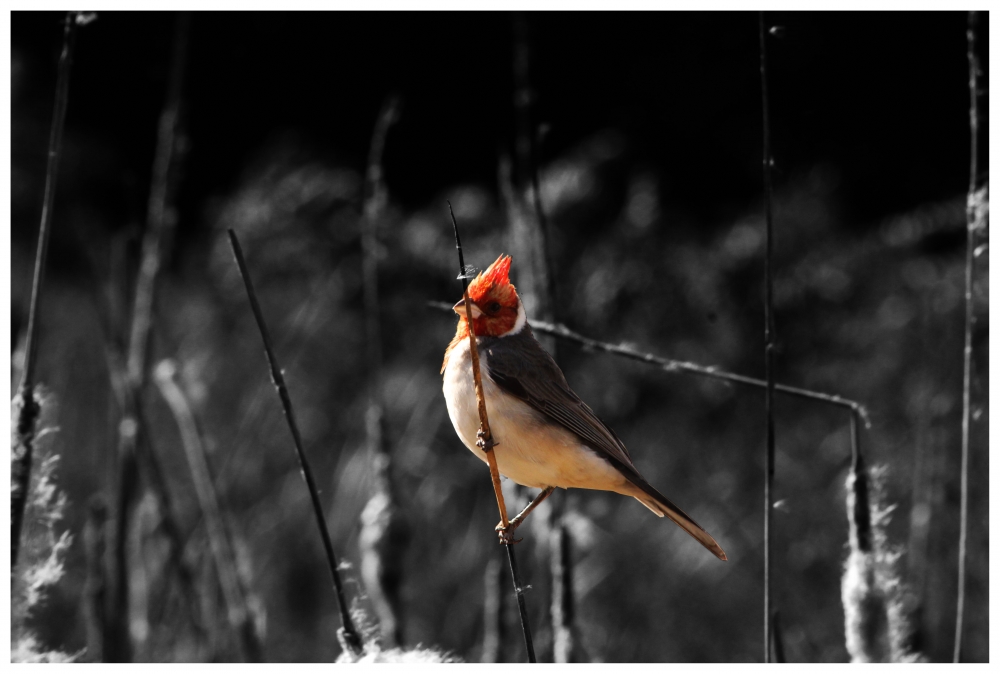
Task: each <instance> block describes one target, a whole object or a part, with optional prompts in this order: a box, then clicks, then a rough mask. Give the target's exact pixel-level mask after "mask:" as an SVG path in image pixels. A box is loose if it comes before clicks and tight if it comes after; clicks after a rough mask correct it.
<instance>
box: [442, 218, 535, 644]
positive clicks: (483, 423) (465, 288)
mask: <svg viewBox="0 0 1000 674" xmlns="http://www.w3.org/2000/svg"><path fill="white" fill-rule="evenodd" d="M448 210H449V212H450V213H451V223H452V225H453V226H454V228H455V248H456V249H457V250H458V267H459V274H458V278H459V279H461V281H462V296H463V297H464V299H465V310H466V312H467V313H466V320H468V322H469V352H470V353H471V355H472V376H473V380H474V382H475V387H476V402H477V404H478V406H479V422H480V428H479V437H480V441H479V444H480V447H481V448H482V450H483V452H484V453H485V454H486V460H487V463H488V464H489V467H490V477H491V478H492V480H493V491H494V493H495V494H496V498H497V507H498V508H499V510H500V522H501V524H502V525H503V527H502V529H503V531H504V532H505V531H506V530H507V527H508V526H509V524H510V520H508V519H507V506H506V505H505V504H504V501H503V490H502V489H501V487H500V471H499V469H498V468H497V459H496V456H495V455H494V453H493V447H494V446H495V444H496V443H495V442H494V440H493V433H492V432H491V431H490V420H489V417H488V416H487V414H486V396H485V395H484V393H483V380H482V376H481V374H480V372H479V349H478V346H477V344H476V333H475V330H473V329H472V325H473V323H472V301H471V300H470V299H469V274H468V270H467V269H466V266H465V256H464V255H463V254H462V240H461V239H460V238H459V235H458V221H457V220H455V211H454V210H452V208H451V203H450V202H449V204H448ZM502 540H503V542H504V547H506V548H507V561H508V562H509V564H510V575H511V577H512V579H513V581H514V594H515V595H516V597H517V609H518V613H519V614H520V616H521V631H522V632H523V633H524V647H525V649H526V650H527V652H528V662H535V647H534V644H533V642H532V639H531V627H530V625H529V624H528V609H527V606H525V602H524V586H523V585H522V584H521V574H520V573H519V572H518V568H517V558H516V557H515V555H514V545H513V543H514V542H513V540H511V539H510V538H509V537H503V538H502Z"/></svg>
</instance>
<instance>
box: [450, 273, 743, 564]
mask: <svg viewBox="0 0 1000 674" xmlns="http://www.w3.org/2000/svg"><path fill="white" fill-rule="evenodd" d="M509 273H510V257H508V256H505V255H501V256H500V257H499V258H497V260H496V262H494V263H493V264H491V265H490V266H489V268H488V269H486V271H484V272H482V273H480V274H479V275H478V276H477V277H476V278H475V279H474V280H473V281H472V282H471V283H470V284H469V299H470V301H471V309H472V325H473V329H474V331H475V335H476V344H477V348H478V351H479V367H480V373H481V376H482V382H483V393H484V395H485V397H486V411H487V415H488V416H489V421H490V428H491V431H492V435H493V437H494V438H495V441H496V445H495V446H494V449H493V451H494V452H495V456H496V461H497V466H498V468H499V470H500V473H501V474H503V475H506V476H507V477H508V478H510V479H511V480H513V481H514V482H517V483H518V484H521V485H524V486H527V487H536V488H539V489H541V490H542V493H541V494H539V495H538V497H537V498H536V499H535V500H534V501H532V503H531V504H530V505H529V506H528V507H527V508H525V509H524V511H523V512H522V513H521V514H520V515H518V516H517V517H515V518H514V519H513V520H511V522H510V526H509V527H508V529H507V530H506V531H505V532H504V531H501V538H503V537H504V535H507V536H509V534H510V533H511V532H512V531H513V529H514V528H516V527H517V526H518V525H519V524H520V523H521V522H522V521H523V520H524V517H525V516H527V514H528V513H529V512H530V511H531V510H532V509H533V508H534V507H535V506H536V505H538V504H539V503H541V501H542V500H543V499H545V497H547V496H548V495H549V494H550V493H552V490H553V489H554V488H555V487H561V488H563V489H568V488H571V487H575V488H578V489H602V490H604V491H613V492H617V493H619V494H624V495H626V496H633V497H635V499H636V500H637V501H639V502H640V503H642V504H643V505H644V506H646V507H647V508H649V509H650V510H652V511H653V512H654V513H656V514H657V515H658V516H660V517H663V516H667V517H669V518H670V519H671V520H673V521H674V523H676V524H677V525H678V526H679V527H681V528H682V529H684V531H686V532H688V533H689V534H691V536H693V537H694V538H695V539H697V540H698V542H699V543H701V544H702V545H704V546H705V547H706V548H708V549H709V550H710V551H711V552H712V553H713V554H714V555H715V556H716V557H718V558H719V559H721V560H725V559H726V553H725V552H724V551H723V550H722V548H721V547H719V544H718V543H716V542H715V539H714V538H712V536H711V535H709V533H708V532H707V531H705V530H704V529H702V528H701V527H700V526H699V525H698V523H697V522H695V521H694V520H693V519H691V518H690V517H688V516H687V515H686V514H685V513H684V511H683V510H681V509H680V508H678V507H677V506H675V505H674V504H673V503H671V502H670V501H669V500H668V499H667V498H666V497H665V496H663V494H661V493H660V492H658V491H656V489H654V488H653V487H652V486H650V485H649V483H648V482H646V480H644V479H643V477H642V475H640V474H639V470H638V469H637V468H636V467H635V465H634V464H633V463H632V459H631V457H629V454H628V450H627V449H625V445H624V444H623V443H622V441H621V440H619V439H618V436H617V435H615V433H614V431H612V430H611V429H610V428H608V427H607V426H605V425H604V423H603V422H602V421H601V420H600V419H598V418H597V415H595V414H594V412H593V410H591V409H590V407H588V406H587V404H586V403H585V402H583V401H582V400H580V397H579V396H578V395H576V393H574V392H573V390H572V389H571V388H570V387H569V384H567V383H566V377H565V376H564V375H563V373H562V370H560V369H559V366H558V365H556V362H555V361H554V360H553V359H552V356H550V355H549V354H548V353H547V352H546V351H545V350H544V349H543V348H542V347H541V345H540V344H539V343H538V341H537V340H535V337H534V335H533V334H532V332H531V326H529V325H528V321H527V316H526V315H525V312H524V305H522V304H521V299H520V298H519V297H518V295H517V290H515V288H514V286H513V285H512V284H511V282H510V279H509ZM454 310H455V312H456V313H457V314H458V315H459V320H458V329H457V330H456V331H455V337H454V339H452V340H451V344H449V345H448V349H447V351H445V353H444V363H443V364H442V365H441V372H442V373H443V374H444V397H445V400H446V401H447V403H448V415H449V416H450V417H451V423H452V424H453V425H454V426H455V431H456V432H457V433H458V437H459V438H461V439H462V442H463V443H465V446H466V447H468V448H469V449H470V450H472V453H473V454H475V455H476V456H477V457H479V458H480V459H481V460H482V461H484V462H485V461H486V454H485V453H484V452H483V450H482V449H481V448H480V447H479V446H477V439H478V432H479V426H480V423H479V411H478V407H477V402H476V394H475V384H474V382H473V378H472V357H471V354H470V352H469V325H468V319H467V317H466V304H465V300H464V299H462V300H460V301H459V302H458V303H457V304H456V305H455V306H454ZM499 528H500V527H498V529H499Z"/></svg>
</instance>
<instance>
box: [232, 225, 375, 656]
mask: <svg viewBox="0 0 1000 674" xmlns="http://www.w3.org/2000/svg"><path fill="white" fill-rule="evenodd" d="M229 244H230V245H231V246H232V249H233V256H234V257H235V258H236V264H237V266H238V267H239V269H240V276H242V277H243V285H244V287H245V288H246V291H247V298H248V299H249V300H250V309H251V310H252V311H253V316H254V319H255V320H256V322H257V328H258V329H259V330H260V337H261V340H262V341H263V342H264V353H265V354H266V356H267V362H268V365H269V366H270V368H271V381H272V382H273V383H274V388H275V390H276V391H277V393H278V398H279V399H280V400H281V408H282V410H283V411H284V413H285V421H286V422H288V430H289V431H291V434H292V441H293V443H294V445H295V456H296V457H297V458H298V461H299V468H300V470H301V472H302V479H303V480H305V483H306V488H307V489H308V490H309V498H310V501H311V503H312V509H313V515H314V516H315V518H316V527H317V529H319V534H320V538H321V539H322V541H323V550H324V552H325V553H326V562H327V567H328V568H329V570H330V577H331V579H332V580H333V589H334V594H335V596H336V598H337V607H338V608H339V610H340V623H341V628H340V630H339V632H338V636H339V637H341V638H342V641H343V643H345V644H346V646H347V648H349V649H350V650H351V651H353V653H354V655H361V654H363V653H364V646H363V645H362V642H361V636H360V634H359V633H358V630H357V629H356V628H355V626H354V621H353V620H352V619H351V613H350V611H349V610H348V608H347V599H346V598H345V596H344V584H343V582H341V580H340V572H339V571H338V570H337V569H338V567H337V556H336V554H334V552H333V543H332V542H331V541H330V530H329V528H328V527H327V526H326V517H325V516H324V515H323V505H322V504H321V503H320V500H319V490H318V489H317V488H316V481H315V480H314V479H313V474H312V470H311V469H310V468H309V461H308V459H306V454H305V450H304V449H303V448H302V436H301V435H300V434H299V426H298V424H297V423H296V422H295V411H294V409H293V408H292V399H291V397H290V396H289V394H288V387H287V386H285V377H284V375H283V374H282V371H281V368H280V367H279V366H278V359H277V358H276V357H275V355H274V348H273V347H272V346H271V336H270V333H269V332H268V331H267V324H266V323H265V322H264V314H263V313H262V312H261V310H260V304H259V303H258V302H257V294H256V293H255V292H254V289H253V282H252V281H251V280H250V272H249V271H248V270H247V264H246V261H245V260H244V259H243V249H242V248H241V247H240V242H239V239H237V238H236V232H234V231H233V230H231V229H230V230H229Z"/></svg>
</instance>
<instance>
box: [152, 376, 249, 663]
mask: <svg viewBox="0 0 1000 674" xmlns="http://www.w3.org/2000/svg"><path fill="white" fill-rule="evenodd" d="M176 374H177V366H176V365H175V364H174V363H173V361H170V360H164V361H162V362H160V364H159V365H158V366H157V367H156V371H155V373H154V381H155V382H156V385H157V386H158V387H159V389H160V393H161V394H162V395H163V399H164V400H165V401H166V403H167V405H168V406H169V407H170V411H171V412H173V414H174V419H175V420H176V421H177V426H178V428H179V429H180V433H181V444H182V445H183V446H184V455H185V457H186V458H187V463H188V468H189V469H190V470H191V478H192V479H193V481H194V487H195V495H196V496H197V498H198V505H199V507H200V509H201V512H202V515H203V516H204V518H205V531H206V535H207V537H208V543H209V548H210V549H211V551H212V558H213V560H214V562H215V571H216V575H217V577H218V579H219V585H220V586H221V587H222V595H223V598H224V599H225V601H226V608H227V609H228V610H227V612H226V616H227V618H228V619H229V624H230V626H231V627H232V629H233V632H234V633H235V635H236V641H237V643H238V644H239V648H240V652H241V655H242V656H243V659H244V660H245V661H247V662H263V661H264V653H263V647H262V644H261V639H260V635H259V634H258V633H257V627H256V625H255V622H254V616H253V612H252V611H251V610H250V608H249V606H248V605H247V598H246V591H245V589H244V587H243V584H242V582H241V581H240V577H239V573H238V571H237V569H236V555H235V553H234V552H233V546H232V543H231V542H230V540H229V532H228V531H227V529H226V524H225V521H224V520H223V515H222V508H221V506H220V505H219V496H218V493H217V492H216V490H215V485H214V484H213V482H212V474H211V470H210V469H209V465H208V458H207V457H206V454H205V444H204V442H202V439H201V432H200V431H199V430H198V424H197V422H196V421H195V418H194V413H193V412H192V410H191V406H190V405H189V404H188V400H187V396H186V395H185V394H184V391H183V390H181V387H180V385H179V384H178V383H177V380H176Z"/></svg>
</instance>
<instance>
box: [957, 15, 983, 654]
mask: <svg viewBox="0 0 1000 674" xmlns="http://www.w3.org/2000/svg"><path fill="white" fill-rule="evenodd" d="M978 20H979V16H978V13H977V12H969V24H968V27H967V28H966V33H965V35H966V40H967V43H968V52H967V54H968V60H969V155H970V156H969V195H968V199H967V203H966V207H965V217H966V239H965V347H964V352H963V364H962V468H961V503H960V506H959V530H958V531H959V533H958V597H957V600H956V608H955V648H954V651H953V653H952V661H953V662H960V661H961V658H962V629H963V626H964V622H965V583H966V569H965V567H966V556H967V554H968V538H969V425H970V416H971V411H972V410H971V407H972V406H971V388H972V324H973V321H974V320H975V319H974V316H973V315H972V275H973V267H974V265H975V254H974V248H975V232H976V229H977V226H978V223H977V210H978V209H977V203H976V202H977V195H976V192H977V187H978V184H977V183H978V181H977V173H978V170H979V166H978V164H979V149H978V145H979V101H978V98H979V92H978V86H979V58H978V56H976V26H977V24H978V22H979V21H978Z"/></svg>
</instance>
